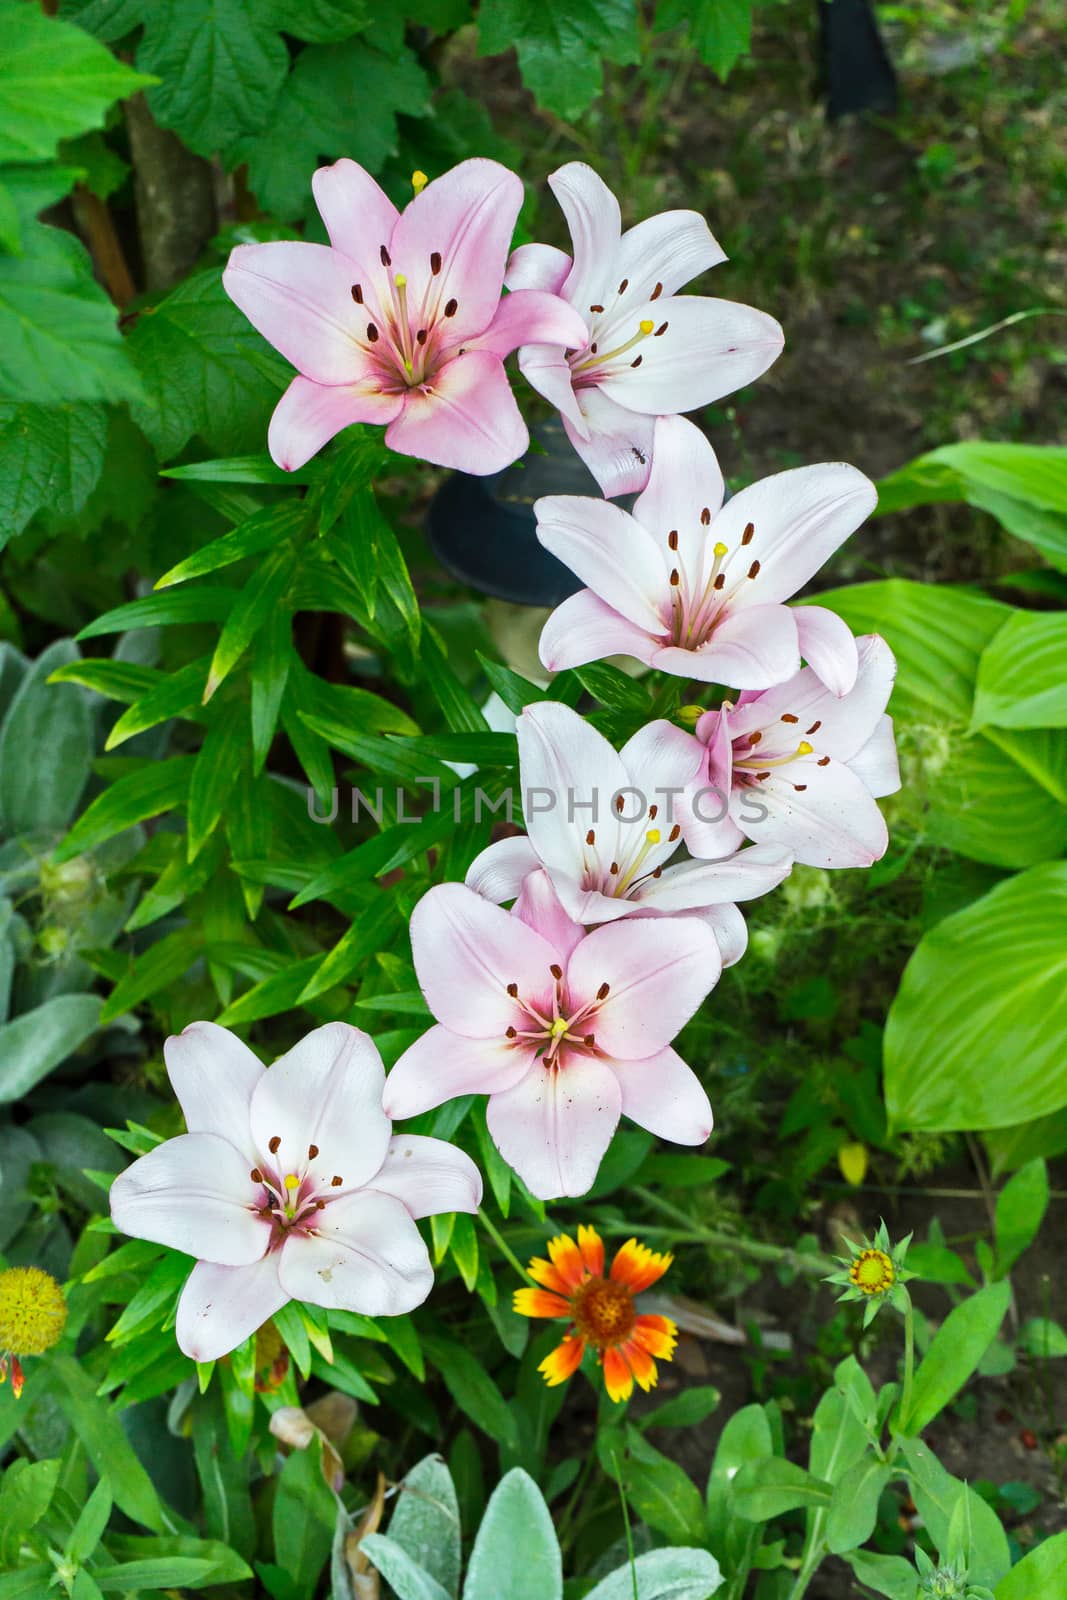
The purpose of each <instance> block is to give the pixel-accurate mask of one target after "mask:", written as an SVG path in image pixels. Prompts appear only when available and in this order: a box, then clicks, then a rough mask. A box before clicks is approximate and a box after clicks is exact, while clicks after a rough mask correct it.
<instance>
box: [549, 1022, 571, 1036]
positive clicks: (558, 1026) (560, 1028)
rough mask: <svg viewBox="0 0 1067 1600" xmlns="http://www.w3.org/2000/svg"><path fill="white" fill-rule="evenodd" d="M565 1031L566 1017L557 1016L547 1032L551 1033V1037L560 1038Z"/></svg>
mask: <svg viewBox="0 0 1067 1600" xmlns="http://www.w3.org/2000/svg"><path fill="white" fill-rule="evenodd" d="M566 1031H567V1019H566V1017H557V1018H556V1020H555V1021H554V1022H553V1024H552V1026H551V1028H550V1029H549V1032H550V1033H551V1035H552V1037H553V1039H562V1037H563V1035H564V1034H565V1033H566Z"/></svg>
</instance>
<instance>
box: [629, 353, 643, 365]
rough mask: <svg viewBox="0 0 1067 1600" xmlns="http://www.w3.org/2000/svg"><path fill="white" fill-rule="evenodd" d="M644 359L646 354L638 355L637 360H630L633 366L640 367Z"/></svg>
mask: <svg viewBox="0 0 1067 1600" xmlns="http://www.w3.org/2000/svg"><path fill="white" fill-rule="evenodd" d="M644 359H645V358H644V356H637V358H636V359H635V360H633V361H631V362H630V365H631V367H639V366H640V365H641V363H642V361H643V360H644Z"/></svg>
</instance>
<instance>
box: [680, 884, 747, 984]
mask: <svg viewBox="0 0 1067 1600" xmlns="http://www.w3.org/2000/svg"><path fill="white" fill-rule="evenodd" d="M688 914H689V915H690V916H695V917H699V918H700V919H701V921H702V922H706V923H707V925H708V927H709V928H710V929H711V931H712V933H713V934H714V935H715V941H716V943H717V944H718V946H719V954H720V955H721V956H722V964H723V968H724V969H725V968H726V967H732V966H733V965H734V964H735V963H736V962H738V961H740V959H741V957H742V956H743V955H744V953H745V951H746V950H747V949H748V924H747V922H746V921H745V919H744V917H743V916H742V915H741V912H740V910H739V909H738V907H737V906H735V905H731V904H730V902H729V901H726V902H724V903H723V904H722V905H714V906H704V907H703V908H702V909H701V910H700V911H693V912H690V913H688Z"/></svg>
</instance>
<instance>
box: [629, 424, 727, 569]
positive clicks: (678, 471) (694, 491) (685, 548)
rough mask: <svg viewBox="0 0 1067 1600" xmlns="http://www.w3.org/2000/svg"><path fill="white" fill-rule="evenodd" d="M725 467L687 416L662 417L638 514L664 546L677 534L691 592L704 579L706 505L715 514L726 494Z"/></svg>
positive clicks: (635, 507) (637, 507) (679, 556)
mask: <svg viewBox="0 0 1067 1600" xmlns="http://www.w3.org/2000/svg"><path fill="white" fill-rule="evenodd" d="M725 488H726V486H725V484H724V482H723V476H722V469H721V467H720V466H719V460H718V457H717V456H716V454H715V451H714V450H713V449H712V447H711V445H710V443H709V442H708V440H707V439H706V438H705V436H704V434H703V433H702V432H701V430H700V429H699V428H698V427H697V426H696V424H695V423H692V422H689V421H687V419H686V418H685V417H659V418H657V420H656V428H655V433H654V435H653V441H652V472H651V474H650V476H649V480H648V486H647V488H646V489H645V491H644V493H643V494H642V495H641V496H640V498H639V499H638V500H637V502H636V504H635V505H634V516H635V517H636V518H637V520H638V522H640V523H641V524H642V525H643V526H644V527H646V528H647V529H648V530H649V532H650V533H651V534H652V535H653V537H654V538H656V539H658V540H659V542H660V545H661V547H662V544H663V541H664V540H665V539H666V538H667V535H668V533H671V532H673V533H676V534H677V536H678V538H677V554H678V560H679V565H681V566H682V568H683V569H684V571H685V572H686V574H687V576H688V579H689V585H690V589H691V590H695V589H696V588H697V586H698V585H701V584H702V583H703V569H704V552H705V549H706V547H707V544H708V527H707V525H706V524H705V523H704V522H703V521H702V512H703V511H704V509H705V508H706V509H707V510H708V512H709V513H710V515H711V516H712V517H713V518H714V517H717V516H718V514H719V510H720V507H721V506H722V501H723V495H724V493H725Z"/></svg>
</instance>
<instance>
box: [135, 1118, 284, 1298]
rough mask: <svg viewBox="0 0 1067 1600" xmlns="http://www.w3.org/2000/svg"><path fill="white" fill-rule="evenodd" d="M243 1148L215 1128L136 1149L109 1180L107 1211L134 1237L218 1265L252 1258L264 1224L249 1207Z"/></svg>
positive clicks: (264, 1241) (262, 1243) (263, 1239)
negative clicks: (144, 1152)
mask: <svg viewBox="0 0 1067 1600" xmlns="http://www.w3.org/2000/svg"><path fill="white" fill-rule="evenodd" d="M252 1195H253V1185H252V1182H251V1179H250V1177H249V1168H248V1165H247V1163H246V1158H245V1156H244V1154H243V1153H242V1152H241V1151H240V1150H238V1149H237V1148H236V1147H235V1146H234V1145H232V1144H230V1143H229V1141H228V1140H227V1139H220V1138H219V1136H218V1134H215V1133H183V1134H180V1135H179V1136H178V1138H176V1139H168V1140H167V1141H166V1143H165V1144H160V1145H157V1146H156V1148H155V1149H154V1150H149V1152H148V1154H147V1155H143V1156H140V1157H139V1158H138V1160H136V1161H135V1162H134V1163H133V1165H132V1166H130V1167H127V1168H126V1171H125V1172H120V1173H119V1175H118V1177H117V1178H116V1179H115V1181H114V1183H113V1184H112V1185H111V1219H112V1221H113V1222H114V1224H115V1226H116V1227H117V1228H121V1229H122V1231H123V1233H128V1234H131V1235H132V1236H133V1238H135V1239H151V1240H153V1241H154V1243H156V1244H165V1245H168V1246H169V1247H170V1248H171V1249H172V1250H182V1251H184V1253H185V1254H186V1255H188V1256H200V1257H202V1258H203V1259H204V1260H205V1261H215V1262H218V1263H219V1264H220V1265H222V1266H230V1267H242V1266H247V1265H248V1263H249V1262H252V1261H258V1259H259V1257H260V1256H261V1255H262V1254H263V1252H264V1251H265V1250H266V1248H267V1245H268V1243H269V1241H270V1224H269V1223H267V1222H265V1221H264V1220H263V1219H262V1218H261V1217H259V1216H257V1215H256V1214H255V1212H254V1211H253V1210H252V1209H251V1202H252Z"/></svg>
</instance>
